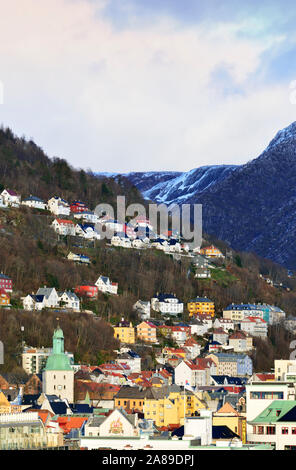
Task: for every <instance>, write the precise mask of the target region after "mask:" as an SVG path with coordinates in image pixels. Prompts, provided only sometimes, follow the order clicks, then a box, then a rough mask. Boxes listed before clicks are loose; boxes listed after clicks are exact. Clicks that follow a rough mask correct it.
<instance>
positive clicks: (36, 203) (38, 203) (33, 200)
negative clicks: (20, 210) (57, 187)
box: [22, 195, 46, 210]
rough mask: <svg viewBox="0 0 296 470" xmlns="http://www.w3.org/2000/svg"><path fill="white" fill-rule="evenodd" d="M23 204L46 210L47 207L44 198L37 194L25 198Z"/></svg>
mask: <svg viewBox="0 0 296 470" xmlns="http://www.w3.org/2000/svg"><path fill="white" fill-rule="evenodd" d="M22 204H23V205H24V206H28V207H32V208H33V209H41V210H45V209H46V204H45V202H44V201H42V199H39V197H36V196H32V195H31V196H29V197H27V198H26V199H23V201H22Z"/></svg>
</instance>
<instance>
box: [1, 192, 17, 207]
mask: <svg viewBox="0 0 296 470" xmlns="http://www.w3.org/2000/svg"><path fill="white" fill-rule="evenodd" d="M1 196H2V200H3V203H4V205H5V206H10V207H19V206H20V203H21V197H20V196H19V195H18V194H17V193H16V192H15V191H11V190H10V189H4V190H3V191H2V193H1Z"/></svg>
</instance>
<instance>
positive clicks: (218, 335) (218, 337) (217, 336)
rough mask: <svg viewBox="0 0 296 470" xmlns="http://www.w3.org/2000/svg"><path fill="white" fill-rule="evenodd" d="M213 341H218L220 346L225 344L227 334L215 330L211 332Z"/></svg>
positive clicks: (217, 329) (221, 329)
mask: <svg viewBox="0 0 296 470" xmlns="http://www.w3.org/2000/svg"><path fill="white" fill-rule="evenodd" d="M213 341H218V343H220V344H226V343H227V341H228V333H227V332H226V331H224V330H223V328H215V329H214V331H213Z"/></svg>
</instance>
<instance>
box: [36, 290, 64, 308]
mask: <svg viewBox="0 0 296 470" xmlns="http://www.w3.org/2000/svg"><path fill="white" fill-rule="evenodd" d="M36 295H44V301H43V303H44V307H46V308H54V307H58V306H59V296H58V293H57V291H56V290H55V288H54V287H41V288H39V289H38V291H37V294H36Z"/></svg>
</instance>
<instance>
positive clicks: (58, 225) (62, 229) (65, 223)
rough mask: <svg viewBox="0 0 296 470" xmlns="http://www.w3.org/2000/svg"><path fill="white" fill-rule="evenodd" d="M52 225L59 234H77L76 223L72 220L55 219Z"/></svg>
mask: <svg viewBox="0 0 296 470" xmlns="http://www.w3.org/2000/svg"><path fill="white" fill-rule="evenodd" d="M51 226H52V228H53V229H54V231H55V232H56V233H58V234H59V235H71V236H75V224H74V223H73V222H72V220H66V219H55V220H54V221H53V222H52V224H51Z"/></svg>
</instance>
